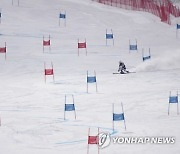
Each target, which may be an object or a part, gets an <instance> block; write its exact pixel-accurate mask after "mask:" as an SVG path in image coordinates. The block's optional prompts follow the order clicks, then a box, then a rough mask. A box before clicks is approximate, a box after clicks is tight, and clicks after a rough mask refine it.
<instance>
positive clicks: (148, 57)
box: [143, 56, 151, 61]
mask: <svg viewBox="0 0 180 154" xmlns="http://www.w3.org/2000/svg"><path fill="white" fill-rule="evenodd" d="M147 59H151V56H146V57H143V61H145V60H147Z"/></svg>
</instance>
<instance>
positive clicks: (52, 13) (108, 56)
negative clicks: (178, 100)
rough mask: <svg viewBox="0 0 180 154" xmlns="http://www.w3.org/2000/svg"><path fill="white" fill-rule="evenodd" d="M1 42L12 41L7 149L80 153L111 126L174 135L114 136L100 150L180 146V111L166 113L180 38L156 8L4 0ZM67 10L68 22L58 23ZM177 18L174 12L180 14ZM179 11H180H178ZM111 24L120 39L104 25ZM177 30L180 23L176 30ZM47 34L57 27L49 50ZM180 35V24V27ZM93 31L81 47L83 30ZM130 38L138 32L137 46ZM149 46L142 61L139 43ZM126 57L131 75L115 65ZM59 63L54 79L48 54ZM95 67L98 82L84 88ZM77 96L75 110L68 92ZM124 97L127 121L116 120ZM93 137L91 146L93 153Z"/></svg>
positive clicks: (6, 78)
mask: <svg viewBox="0 0 180 154" xmlns="http://www.w3.org/2000/svg"><path fill="white" fill-rule="evenodd" d="M0 7H1V9H2V20H1V25H0V34H1V35H0V46H4V42H7V60H6V61H5V60H4V55H3V54H1V55H0V68H1V71H0V85H1V86H0V96H1V97H0V117H1V127H0V145H1V148H0V154H23V153H26V154H32V153H34V154H59V153H62V154H70V153H75V154H83V153H86V152H87V135H88V128H89V127H91V134H92V135H96V134H97V128H98V127H100V131H101V132H109V133H111V134H113V135H114V136H173V137H175V138H176V143H175V144H173V145H168V144H163V145H154V144H145V145H135V144H123V145H118V144H111V145H110V146H109V147H107V148H105V149H102V150H100V153H103V154H119V153H125V154H132V153H134V154H152V153H153V154H157V153H158V154H170V153H173V154H179V153H180V149H179V146H180V134H179V130H180V123H179V120H180V117H179V116H178V115H177V114H176V105H174V104H173V105H172V108H171V112H170V116H168V115H167V109H168V96H169V91H172V92H173V94H174V93H176V91H177V90H180V85H179V83H180V50H179V49H180V43H179V41H180V39H176V34H175V33H176V30H175V22H174V24H173V25H171V26H170V25H167V24H165V23H161V22H160V20H159V18H157V17H155V16H153V15H151V14H148V13H145V12H132V11H127V10H122V9H118V8H112V7H110V6H104V5H102V4H97V3H95V2H92V1H89V0H76V1H73V0H51V1H48V0H26V1H25V0H20V6H19V7H18V6H17V1H15V0H14V5H13V6H12V5H11V2H10V1H7V0H1V1H0ZM60 11H62V12H63V11H66V13H67V26H66V27H64V26H63V25H62V26H61V27H59V25H58V15H59V12H60ZM176 20H177V19H176ZM178 20H179V19H178ZM106 29H108V31H110V29H113V32H114V38H115V46H112V42H111V41H108V44H109V45H108V46H106V45H105V31H106ZM179 33H180V32H179ZM43 35H44V36H45V37H46V38H48V36H49V35H51V42H52V47H51V52H49V51H48V48H46V49H45V53H44V54H43V51H42V38H43ZM179 35H180V34H179ZM78 38H79V39H80V41H84V39H85V38H86V40H87V50H88V56H86V55H85V50H83V49H82V50H80V56H79V57H78V55H77V40H78ZM129 39H131V40H132V42H133V41H134V40H135V39H137V40H138V48H139V52H138V53H137V52H131V53H129V48H128V45H129ZM149 47H150V48H151V55H152V59H151V60H149V61H146V62H142V56H141V50H142V48H144V49H145V51H146V52H147V50H148V48H149ZM119 60H123V61H124V62H125V64H126V65H127V68H128V69H129V70H130V71H136V73H132V74H128V75H113V74H112V73H113V72H116V71H117V69H118V62H119ZM51 61H52V62H53V64H54V72H55V82H54V83H53V81H52V78H51V77H50V76H49V77H47V83H46V84H45V82H44V75H43V73H44V70H43V69H44V62H46V64H47V65H48V66H50V62H51ZM87 70H88V71H89V73H90V74H92V73H93V71H94V70H96V74H97V82H98V92H97V93H96V91H95V85H93V84H92V85H90V86H89V93H87V92H86V72H87ZM65 94H68V97H67V100H68V101H69V102H71V101H72V99H71V97H70V95H71V94H73V95H74V97H75V106H76V113H77V120H74V115H73V113H67V120H64V97H65ZM121 102H123V104H124V110H125V117H126V124H127V130H126V131H125V130H124V126H123V123H122V122H120V123H116V125H115V126H116V128H115V132H113V130H112V103H115V107H116V108H115V110H116V112H121V105H120V103H121ZM96 152H97V148H96V146H94V145H92V146H90V153H94V154H95V153H96Z"/></svg>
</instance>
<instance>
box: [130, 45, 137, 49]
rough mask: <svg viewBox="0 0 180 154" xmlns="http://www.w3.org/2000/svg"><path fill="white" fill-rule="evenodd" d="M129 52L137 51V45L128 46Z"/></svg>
mask: <svg viewBox="0 0 180 154" xmlns="http://www.w3.org/2000/svg"><path fill="white" fill-rule="evenodd" d="M129 48H130V50H137V45H129Z"/></svg>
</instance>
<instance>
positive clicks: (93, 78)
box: [87, 76, 96, 83]
mask: <svg viewBox="0 0 180 154" xmlns="http://www.w3.org/2000/svg"><path fill="white" fill-rule="evenodd" d="M87 82H88V83H94V82H96V77H95V76H92V77H87Z"/></svg>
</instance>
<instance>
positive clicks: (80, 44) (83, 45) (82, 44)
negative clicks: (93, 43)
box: [78, 42, 86, 48]
mask: <svg viewBox="0 0 180 154" xmlns="http://www.w3.org/2000/svg"><path fill="white" fill-rule="evenodd" d="M78 48H86V42H84V43H78Z"/></svg>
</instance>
